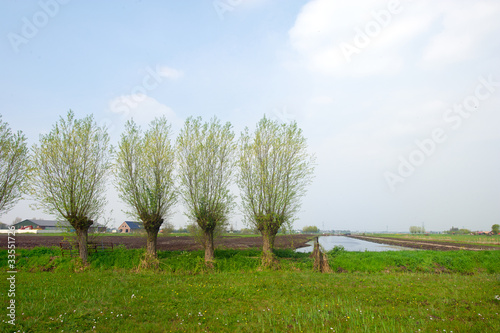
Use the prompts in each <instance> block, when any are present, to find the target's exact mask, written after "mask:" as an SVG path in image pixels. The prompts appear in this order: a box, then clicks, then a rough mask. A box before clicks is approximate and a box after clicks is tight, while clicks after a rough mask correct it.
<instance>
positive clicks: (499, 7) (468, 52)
mask: <svg viewBox="0 0 500 333" xmlns="http://www.w3.org/2000/svg"><path fill="white" fill-rule="evenodd" d="M392 2H394V1H389V0H375V1H369V0H352V1H331V0H312V1H310V2H309V3H307V4H306V5H305V6H304V7H303V8H302V10H301V12H300V13H299V15H298V16H297V19H296V21H295V24H294V26H293V27H292V28H291V29H290V30H289V39H290V43H291V46H292V47H293V49H294V50H295V51H296V52H297V54H298V55H299V57H300V59H299V62H301V63H302V64H303V65H304V66H305V67H307V68H308V69H310V70H312V71H314V72H320V73H322V74H327V75H336V76H337V75H345V76H354V77H359V76H366V75H374V74H394V73H397V72H399V71H400V69H401V68H403V66H405V65H407V63H406V62H407V61H412V59H411V57H408V56H407V55H408V54H413V55H417V56H418V55H422V54H423V55H422V64H423V65H425V66H431V65H433V64H437V65H443V64H445V63H450V62H452V61H462V60H466V59H470V58H471V57H473V56H477V55H478V53H480V52H481V51H483V49H484V48H483V49H481V47H480V46H481V44H480V43H481V42H484V39H485V38H486V37H488V36H490V34H491V33H493V32H495V31H498V29H499V26H500V20H498V19H497V18H498V16H499V13H500V2H498V1H493V0H482V1H479V2H477V1H475V2H466V1H460V2H459V3H457V2H456V1H443V2H433V1H429V0H422V1H418V2H411V1H399V2H398V3H399V6H398V7H391V5H390V3H392ZM439 23H441V25H440V24H439ZM491 37H492V38H496V37H493V36H491Z"/></svg>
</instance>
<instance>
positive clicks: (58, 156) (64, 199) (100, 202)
mask: <svg viewBox="0 0 500 333" xmlns="http://www.w3.org/2000/svg"><path fill="white" fill-rule="evenodd" d="M32 151H33V154H32V160H33V162H32V166H33V174H32V188H31V192H32V196H33V197H34V198H35V199H37V200H38V202H39V205H40V206H41V207H42V208H43V209H44V210H45V211H46V212H47V213H49V214H53V215H56V216H57V218H58V219H62V220H66V221H68V222H69V223H70V224H71V226H72V227H73V228H74V229H75V232H76V235H77V239H78V247H79V254H80V258H81V259H82V261H83V262H84V263H86V262H87V259H88V252H87V240H88V230H89V228H90V226H91V225H92V224H93V223H94V221H95V220H96V219H97V218H98V217H99V216H101V215H102V213H103V210H104V207H105V205H106V198H105V191H106V180H107V176H108V170H109V168H110V167H111V154H112V147H111V145H110V144H109V136H108V133H107V131H106V128H105V127H100V126H98V125H97V123H96V122H95V121H94V118H93V116H87V117H85V118H83V119H76V118H75V114H74V113H73V112H72V111H71V110H70V111H69V112H68V114H67V116H66V118H62V117H61V118H60V119H59V121H58V122H57V123H56V124H55V125H54V126H53V128H52V130H51V131H50V132H49V133H48V134H42V135H40V143H39V145H35V146H33V149H32Z"/></svg>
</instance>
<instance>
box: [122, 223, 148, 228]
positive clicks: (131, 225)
mask: <svg viewBox="0 0 500 333" xmlns="http://www.w3.org/2000/svg"><path fill="white" fill-rule="evenodd" d="M125 223H127V225H128V226H129V227H130V229H144V224H143V223H142V222H132V221H125Z"/></svg>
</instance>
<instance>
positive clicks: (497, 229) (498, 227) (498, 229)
mask: <svg viewBox="0 0 500 333" xmlns="http://www.w3.org/2000/svg"><path fill="white" fill-rule="evenodd" d="M491 232H492V233H493V234H494V235H498V233H499V232H500V224H493V225H492V226H491Z"/></svg>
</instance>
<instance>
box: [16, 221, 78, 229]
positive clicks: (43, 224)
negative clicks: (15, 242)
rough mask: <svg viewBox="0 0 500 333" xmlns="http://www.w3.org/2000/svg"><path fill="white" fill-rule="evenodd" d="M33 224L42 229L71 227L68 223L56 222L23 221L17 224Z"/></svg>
mask: <svg viewBox="0 0 500 333" xmlns="http://www.w3.org/2000/svg"><path fill="white" fill-rule="evenodd" d="M26 221H28V222H31V223H33V224H36V225H38V226H40V227H69V226H70V224H69V222H67V221H54V220H22V221H21V222H17V223H15V224H14V225H16V224H19V223H23V222H26Z"/></svg>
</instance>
